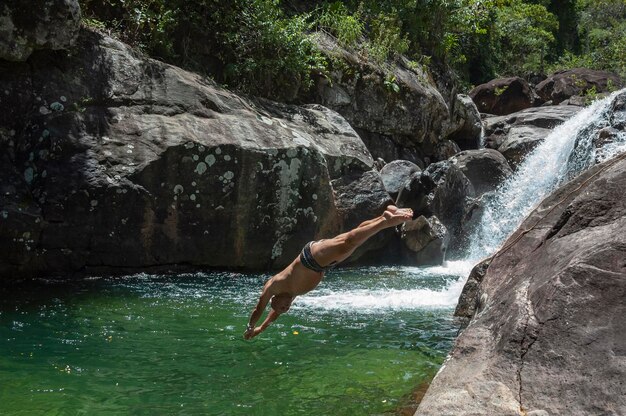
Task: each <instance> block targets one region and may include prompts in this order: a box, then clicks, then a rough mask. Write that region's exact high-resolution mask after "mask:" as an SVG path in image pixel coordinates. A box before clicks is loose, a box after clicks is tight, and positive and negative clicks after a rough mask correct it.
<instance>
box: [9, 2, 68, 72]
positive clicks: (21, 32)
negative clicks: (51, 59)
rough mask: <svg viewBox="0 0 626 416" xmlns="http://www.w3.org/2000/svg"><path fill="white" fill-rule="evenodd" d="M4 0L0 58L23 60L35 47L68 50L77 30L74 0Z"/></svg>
mask: <svg viewBox="0 0 626 416" xmlns="http://www.w3.org/2000/svg"><path fill="white" fill-rule="evenodd" d="M45 3H46V4H45V5H43V4H42V2H41V1H33V0H4V1H3V2H2V4H0V59H6V60H9V61H25V60H26V59H28V57H29V56H30V55H31V53H32V52H33V51H34V50H37V49H52V50H58V49H68V48H69V47H70V46H72V45H73V44H74V41H75V40H76V37H77V36H78V30H79V29H80V7H79V5H78V0H48V1H46V2H45Z"/></svg>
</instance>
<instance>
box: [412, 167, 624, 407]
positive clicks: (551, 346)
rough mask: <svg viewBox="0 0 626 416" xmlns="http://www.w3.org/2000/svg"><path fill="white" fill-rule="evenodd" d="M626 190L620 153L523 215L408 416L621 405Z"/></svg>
mask: <svg viewBox="0 0 626 416" xmlns="http://www.w3.org/2000/svg"><path fill="white" fill-rule="evenodd" d="M625 187H626V159H624V158H623V157H619V158H617V159H613V160H610V161H607V162H605V163H603V164H601V165H597V166H595V167H593V168H591V169H589V170H588V171H586V172H584V173H583V174H581V175H580V176H578V177H577V178H575V179H573V180H572V181H570V182H568V183H566V184H565V185H564V186H563V187H561V188H559V189H558V190H557V191H556V192H554V193H553V194H552V195H551V196H549V197H548V198H546V199H545V200H544V201H543V202H542V203H541V204H540V206H539V207H538V209H536V210H535V211H533V213H532V214H531V215H529V217H528V218H526V220H525V221H524V222H523V223H522V225H521V226H520V227H519V229H518V230H517V231H516V232H515V233H514V234H513V235H512V236H511V237H510V238H509V240H508V241H507V242H506V243H505V244H504V246H503V249H501V250H500V252H499V253H497V254H496V256H495V257H494V258H493V260H492V262H491V264H490V265H489V267H488V269H487V272H486V274H485V275H484V277H483V278H482V282H480V283H479V293H480V297H479V302H480V312H479V313H476V314H474V316H473V318H472V320H471V321H470V323H469V326H468V327H467V328H466V329H465V330H464V331H463V332H462V333H461V335H460V336H459V337H458V338H457V340H456V342H455V346H454V348H453V349H452V351H451V353H450V358H449V359H448V360H447V361H446V363H445V365H444V367H443V368H442V370H441V371H440V372H439V373H438V374H437V376H436V377H435V379H434V381H433V383H432V384H431V386H430V388H429V390H428V392H427V393H426V395H425V397H424V399H423V400H422V402H421V404H420V406H419V408H418V410H417V412H416V415H442V414H454V415H474V414H498V415H520V414H531V413H532V414H550V415H556V414H577V415H597V414H622V413H624V412H625V411H626V386H625V385H624V383H623V380H624V379H625V377H626V368H625V367H624V365H623V359H622V357H623V356H624V354H625V351H624V345H626V338H625V336H624V334H625V332H624V331H625V330H626V328H625V327H624V319H623V316H624V313H626V306H625V304H624V296H625V295H626V261H625V260H624V259H626V234H624V232H623V230H624V228H625V227H626V199H625V198H624V196H623V190H624V189H625ZM468 299H470V300H472V299H474V300H473V301H475V300H476V298H475V297H472V296H469V297H468ZM470 303H472V302H470ZM465 314H466V315H471V312H470V311H467V312H466V313H465Z"/></svg>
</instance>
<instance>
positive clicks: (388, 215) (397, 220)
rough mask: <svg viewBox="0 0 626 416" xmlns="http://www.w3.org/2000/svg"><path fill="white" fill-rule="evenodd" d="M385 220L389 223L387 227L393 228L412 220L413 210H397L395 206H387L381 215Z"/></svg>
mask: <svg viewBox="0 0 626 416" xmlns="http://www.w3.org/2000/svg"><path fill="white" fill-rule="evenodd" d="M383 216H384V217H385V219H386V220H387V221H388V222H389V226H390V227H393V226H396V225H399V224H402V223H403V222H406V221H408V220H410V219H412V218H413V210H412V209H411V208H398V207H396V206H395V205H389V206H388V207H387V209H385V212H384V213H383Z"/></svg>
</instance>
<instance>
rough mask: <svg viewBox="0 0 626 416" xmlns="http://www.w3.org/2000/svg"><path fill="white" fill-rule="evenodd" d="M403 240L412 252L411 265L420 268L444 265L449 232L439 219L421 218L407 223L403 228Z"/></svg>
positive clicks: (433, 217)
mask: <svg viewBox="0 0 626 416" xmlns="http://www.w3.org/2000/svg"><path fill="white" fill-rule="evenodd" d="M401 238H402V241H403V242H404V244H405V246H406V247H407V248H408V249H409V250H410V251H411V255H410V259H409V260H410V263H412V264H417V265H420V266H426V265H439V264H442V263H443V261H444V259H445V254H446V248H447V245H448V232H447V230H446V227H445V226H444V225H443V224H442V223H441V222H440V221H439V220H438V219H437V217H435V216H432V217H429V218H426V217H424V216H420V217H418V218H417V219H415V220H412V221H408V222H405V223H404V224H403V225H402V227H401Z"/></svg>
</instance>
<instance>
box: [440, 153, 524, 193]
mask: <svg viewBox="0 0 626 416" xmlns="http://www.w3.org/2000/svg"><path fill="white" fill-rule="evenodd" d="M452 162H453V163H455V164H456V165H457V166H458V167H459V169H461V172H463V174H464V175H465V176H466V177H467V178H468V179H469V180H470V182H471V183H472V186H473V187H474V191H475V192H476V196H480V195H482V194H484V193H485V192H491V191H494V190H495V189H496V188H497V187H498V186H499V185H500V184H501V183H502V182H504V181H505V180H506V179H507V178H508V177H509V176H510V175H511V174H512V173H513V171H512V170H511V167H510V166H509V164H508V162H507V161H506V159H505V158H504V156H502V154H501V153H500V152H498V151H496V150H493V149H480V150H466V151H463V152H461V153H459V154H457V155H456V156H454V157H453V158H452Z"/></svg>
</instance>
